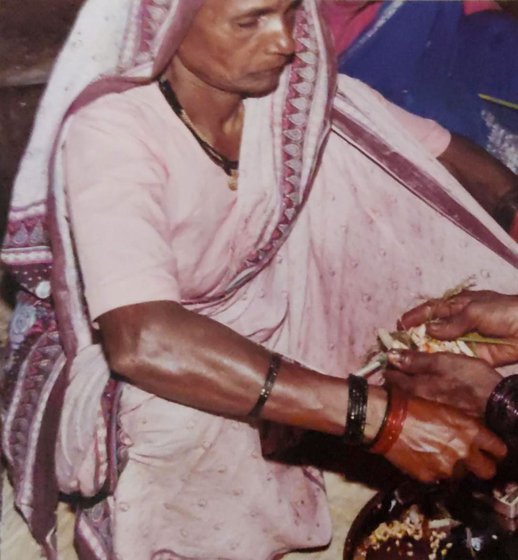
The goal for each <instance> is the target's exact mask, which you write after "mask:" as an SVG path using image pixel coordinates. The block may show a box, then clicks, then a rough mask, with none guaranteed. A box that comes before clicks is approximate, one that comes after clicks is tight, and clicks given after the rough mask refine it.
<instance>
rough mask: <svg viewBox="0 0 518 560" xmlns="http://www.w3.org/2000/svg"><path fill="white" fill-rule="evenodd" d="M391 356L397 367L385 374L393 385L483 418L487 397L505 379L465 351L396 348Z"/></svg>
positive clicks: (393, 364) (391, 360) (393, 363)
mask: <svg viewBox="0 0 518 560" xmlns="http://www.w3.org/2000/svg"><path fill="white" fill-rule="evenodd" d="M388 359H389V362H390V364H391V365H392V366H394V367H395V368H397V369H396V370H393V369H389V370H387V371H385V373H384V377H385V379H386V380H387V381H388V382H389V383H390V384H393V385H396V386H398V387H399V388H401V389H402V390H404V391H405V392H406V393H408V394H410V395H413V396H416V397H421V398H423V399H429V400H433V401H437V402H440V403H443V404H447V405H450V406H453V407H455V408H458V409H460V410H462V411H463V412H465V413H466V414H469V415H471V416H476V417H479V418H482V417H483V416H484V412H485V408H486V403H487V399H488V398H489V396H490V395H491V393H492V391H493V389H494V388H495V386H496V385H497V384H498V382H499V381H500V380H501V379H502V378H501V376H500V374H499V373H498V372H497V371H495V370H494V369H493V368H492V367H491V366H489V365H488V364H487V363H486V362H484V361H482V360H478V359H476V358H470V357H468V356H464V355H461V354H451V353H449V352H437V353H434V354H427V353H425V352H412V351H399V350H395V351H394V350H393V351H391V352H389V353H388Z"/></svg>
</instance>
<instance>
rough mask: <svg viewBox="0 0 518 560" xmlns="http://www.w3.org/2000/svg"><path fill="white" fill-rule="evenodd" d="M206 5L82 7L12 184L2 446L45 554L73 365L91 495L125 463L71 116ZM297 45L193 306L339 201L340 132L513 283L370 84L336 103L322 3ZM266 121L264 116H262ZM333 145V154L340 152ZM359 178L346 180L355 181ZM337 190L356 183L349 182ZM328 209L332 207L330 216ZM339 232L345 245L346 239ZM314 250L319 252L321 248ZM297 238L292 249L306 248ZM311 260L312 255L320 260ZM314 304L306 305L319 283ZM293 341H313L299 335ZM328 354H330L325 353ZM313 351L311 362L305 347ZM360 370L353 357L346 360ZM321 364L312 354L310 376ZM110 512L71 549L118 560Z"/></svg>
mask: <svg viewBox="0 0 518 560" xmlns="http://www.w3.org/2000/svg"><path fill="white" fill-rule="evenodd" d="M202 3H203V2H202V0H110V2H106V1H105V0H88V1H87V2H86V4H85V6H84V7H83V9H82V10H81V12H80V14H79V17H78V20H77V22H76V24H75V26H74V29H73V30H72V33H71V35H70V37H69V39H68V41H67V43H66V45H65V47H64V49H63V51H62V53H61V55H60V57H59V58H58V60H57V63H56V65H55V68H54V70H53V73H52V76H51V79H50V82H49V85H48V88H47V91H46V93H45V95H44V97H43V100H42V103H41V106H40V109H39V112H38V116H37V119H36V123H35V128H34V131H33V134H32V137H31V140H30V143H29V145H28V148H27V151H26V153H25V156H24V158H23V160H22V162H21V166H20V170H19V173H18V176H17V178H16V182H15V186H14V192H13V198H12V205H11V211H10V215H9V223H8V229H7V235H6V238H5V241H4V247H3V251H2V260H3V262H4V263H5V264H6V266H7V267H8V269H9V271H10V272H11V274H12V275H13V276H14V277H15V278H16V280H17V281H18V282H19V284H20V286H21V289H20V291H19V293H18V299H17V305H16V309H15V311H14V316H13V319H12V322H11V325H10V332H9V348H8V355H7V366H6V391H5V398H4V411H3V451H4V454H5V457H6V459H7V463H8V467H9V472H10V474H11V477H12V479H13V483H14V487H15V499H16V504H17V506H18V508H19V509H20V511H21V512H22V514H23V516H24V518H25V519H26V521H27V523H28V524H29V527H30V529H31V531H32V533H33V535H34V536H35V538H36V539H37V541H38V542H39V543H40V544H42V545H43V546H44V547H45V550H46V553H47V556H48V558H55V557H56V547H55V534H54V533H55V517H54V510H55V506H56V503H57V497H58V487H57V482H56V473H55V464H54V457H53V453H52V450H53V449H54V447H55V444H56V437H57V432H58V427H59V423H60V414H61V409H62V406H63V401H64V396H65V391H66V389H67V386H68V384H69V381H70V376H71V372H72V371H76V372H77V371H78V370H82V369H84V372H85V373H86V374H87V375H89V374H90V372H91V370H92V368H95V372H93V373H94V375H92V380H93V381H92V382H94V381H95V383H96V389H95V391H96V395H97V398H96V399H94V402H95V418H94V420H95V421H94V422H92V423H91V425H86V424H87V423H85V426H84V440H85V444H84V450H85V451H84V453H85V455H88V456H89V459H90V461H91V462H92V463H93V465H94V468H93V475H92V480H91V481H90V486H89V488H88V491H85V492H84V494H85V495H89V496H101V497H102V496H110V495H111V494H112V493H113V491H114V488H115V487H116V484H117V478H118V476H119V474H120V472H121V470H122V469H123V468H124V462H123V460H122V459H121V457H120V456H119V455H118V451H119V450H118V449H117V428H118V427H117V419H116V414H115V412H116V407H117V399H118V396H119V394H120V391H119V385H118V384H117V383H116V382H115V381H114V380H113V379H111V378H110V374H109V370H108V366H107V364H106V361H105V360H104V357H103V356H102V353H101V352H100V349H99V348H100V347H99V343H98V340H97V337H96V335H95V332H94V331H93V329H92V327H91V321H90V318H89V317H88V312H87V309H86V305H85V301H84V295H83V286H82V280H81V275H80V272H79V267H78V263H77V260H76V255H75V251H74V242H73V238H72V236H71V232H70V228H69V223H68V220H67V211H66V210H67V209H66V202H65V186H64V179H63V170H62V166H61V145H62V142H63V135H64V133H65V132H66V126H67V118H68V116H70V115H72V114H73V113H74V112H76V111H77V110H79V109H80V108H81V107H84V106H85V105H86V104H88V103H90V102H92V101H93V100H95V99H97V98H98V97H100V96H102V95H104V94H106V93H111V92H123V91H125V90H127V89H129V88H132V87H135V86H138V85H140V84H144V83H147V82H149V81H151V80H153V79H154V78H156V77H157V76H158V75H159V74H160V73H161V71H162V70H163V69H164V68H165V66H166V64H167V62H168V61H169V60H170V58H171V56H172V55H173V54H174V52H175V49H176V48H177V46H178V44H179V43H180V41H181V39H182V37H183V35H184V33H185V31H186V29H187V28H188V26H189V23H190V21H191V20H192V17H193V16H194V15H195V13H196V11H197V10H198V9H199V7H200V6H201V5H202ZM295 38H296V42H297V54H296V56H295V59H294V61H293V63H292V64H291V65H290V66H289V67H287V68H286V70H285V71H284V74H283V76H282V78H281V82H280V85H279V87H278V88H277V90H276V91H275V92H274V93H273V94H271V95H270V96H268V98H263V99H257V100H255V99H249V100H247V101H246V111H247V114H248V115H249V116H247V117H246V118H247V119H248V120H249V126H248V129H247V130H248V131H250V133H252V132H253V136H254V140H255V139H258V141H260V142H262V145H268V146H269V147H270V150H269V151H261V152H257V150H254V149H252V148H250V146H251V143H250V142H248V146H249V148H248V149H247V148H246V146H245V149H244V150H243V151H242V157H241V161H240V168H243V169H244V170H247V169H250V170H253V171H254V172H253V173H252V172H250V173H246V172H244V173H243V176H245V177H246V179H243V181H244V183H245V184H243V185H241V184H240V188H239V196H240V199H239V204H240V205H241V206H240V207H239V210H240V213H241V214H240V215H241V217H242V223H243V224H244V225H243V227H246V231H247V233H248V234H249V235H246V236H243V241H241V239H240V240H239V243H237V244H236V245H237V247H238V253H239V255H240V256H241V257H242V258H241V264H240V265H239V266H237V267H236V269H235V270H233V271H232V275H231V276H230V277H229V278H227V279H226V281H225V284H224V285H222V286H217V288H215V289H214V290H213V291H211V292H209V293H207V294H204V295H203V296H202V297H199V298H197V299H195V300H190V301H184V302H183V303H184V304H185V305H186V306H188V307H189V308H190V309H193V310H196V311H199V312H202V313H205V314H207V315H210V316H217V314H218V313H222V314H223V315H224V313H225V312H226V310H228V309H230V307H231V305H233V303H234V302H235V301H236V300H237V299H238V298H239V294H240V293H241V292H242V291H243V290H246V289H247V286H250V285H251V284H252V283H253V281H254V279H256V278H257V277H258V276H259V275H260V273H261V272H263V271H265V270H266V269H267V268H268V266H269V265H270V264H271V263H272V260H273V258H274V257H275V256H276V255H277V254H278V253H279V251H281V250H282V251H287V249H286V247H287V246H288V243H287V241H289V240H290V239H291V237H292V236H293V232H295V230H297V233H296V235H297V236H298V237H296V240H297V241H296V242H301V243H304V241H301V240H304V239H306V237H305V236H306V233H305V232H306V230H305V229H303V227H306V225H305V224H309V225H308V228H310V227H311V223H312V222H313V221H314V219H313V214H312V212H315V211H316V210H315V208H314V207H313V208H308V200H309V199H310V198H311V197H313V198H315V197H317V199H318V197H322V200H321V202H322V204H321V206H322V208H323V207H324V206H325V207H326V208H327V207H328V206H326V205H329V204H333V193H330V195H329V196H328V194H327V191H325V189H324V187H325V183H326V180H327V179H326V177H325V173H327V171H325V170H324V171H325V173H324V172H321V169H320V162H321V159H322V156H323V154H324V150H325V149H326V146H327V145H328V143H329V139H330V136H331V135H332V134H333V135H334V136H333V138H334V140H333V142H334V146H335V148H336V146H338V144H337V142H342V143H344V144H343V145H344V147H345V146H346V147H347V149H348V150H350V151H352V152H353V155H352V156H351V166H352V167H351V168H350V169H348V168H347V166H345V168H344V167H343V166H342V167H341V169H342V170H343V171H344V172H345V171H347V172H349V171H350V172H351V173H352V170H353V169H354V165H355V166H359V167H360V168H361V166H362V165H363V163H362V162H367V161H368V164H367V163H366V164H365V166H374V167H375V168H376V170H378V171H376V172H380V173H382V174H385V175H383V177H385V176H386V178H387V179H386V182H390V184H391V185H392V183H394V184H397V185H399V186H402V187H403V188H402V189H401V191H402V192H404V193H405V194H404V196H405V197H406V198H405V200H406V201H407V202H405V204H408V205H409V207H411V205H412V204H413V202H412V201H413V200H414V199H415V200H416V201H417V200H419V201H421V202H422V203H423V204H424V205H425V206H426V207H427V208H428V207H430V208H431V209H432V210H431V212H432V215H433V216H437V218H436V220H437V222H438V223H439V226H438V227H441V224H442V223H449V224H453V226H454V227H455V228H457V229H458V230H459V231H461V232H462V235H463V236H464V237H463V238H462V239H463V240H464V241H463V243H464V245H463V246H468V245H469V246H470V247H471V245H470V243H471V244H473V243H474V244H475V245H476V246H477V247H478V246H479V245H480V247H482V249H480V251H479V252H477V255H476V258H477V259H478V260H482V259H483V256H484V255H488V254H489V255H494V263H493V261H492V263H493V264H491V266H490V268H491V267H492V268H495V267H496V264H495V263H497V264H499V265H500V263H501V266H502V267H505V275H504V276H505V278H506V280H507V279H508V277H510V274H511V272H510V271H512V270H513V269H514V268H516V266H517V264H518V256H517V252H516V246H515V244H514V242H513V241H512V240H511V239H510V238H509V237H508V236H507V235H506V234H505V233H503V232H502V231H501V230H499V228H498V226H497V225H496V224H495V223H494V222H493V221H492V220H491V219H490V218H488V216H487V215H486V214H485V212H484V211H483V210H482V209H481V208H480V207H479V206H478V205H477V204H476V203H474V202H473V201H472V199H471V198H470V197H469V196H468V195H467V194H465V193H463V192H462V190H461V189H460V188H459V186H458V185H457V184H456V183H455V181H454V180H453V179H452V178H451V176H450V175H449V174H448V173H447V172H446V171H444V169H442V168H441V166H440V165H438V164H437V162H435V160H433V158H431V157H429V156H426V155H425V154H424V153H423V151H422V149H421V148H419V147H418V146H416V145H415V142H414V141H412V140H411V139H409V138H408V137H407V136H405V135H404V134H403V133H401V132H400V131H399V130H398V128H397V125H395V124H394V123H393V122H392V121H391V120H390V118H389V117H388V116H387V115H385V113H383V111H381V109H380V108H379V103H378V102H377V101H376V98H375V97H374V96H373V95H372V94H371V92H370V90H368V88H366V87H365V86H363V85H362V84H360V83H359V82H357V81H355V80H352V79H347V78H344V79H343V80H342V81H341V84H340V87H339V92H338V94H336V83H335V72H334V68H333V63H332V62H330V60H331V57H329V56H328V37H327V35H326V33H325V30H324V29H323V27H322V26H321V22H320V14H319V6H318V2H315V1H312V0H306V1H305V2H304V3H303V6H302V9H301V10H300V11H299V14H298V17H297V22H296V26H295ZM380 111H381V113H380V115H381V117H380V119H378V113H379V112H380ZM265 114H266V115H267V116H268V118H264V116H265ZM331 125H332V132H331ZM337 138H339V139H340V140H337ZM246 141H247V139H245V144H246ZM335 152H336V153H337V154H339V152H340V150H338V151H337V150H335ZM337 157H338V156H337ZM324 167H326V165H324ZM326 169H329V164H327V167H326ZM379 170H382V171H379ZM322 173H323V175H324V176H322ZM369 174H370V176H373V175H372V173H371V172H370V171H369V170H368V169H367V171H366V172H365V177H369ZM362 177H363V176H362ZM266 179H267V182H266V183H265V180H266ZM355 180H357V179H356V178H355V173H352V175H351V181H353V182H354V181H355ZM362 180H363V179H362ZM334 184H336V180H335V183H334ZM315 186H316V187H318V188H316V189H315ZM338 188H340V191H345V190H347V189H346V184H344V187H343V188H342V187H338ZM355 188H356V187H355ZM260 190H265V191H267V193H268V197H267V199H268V201H269V202H268V204H269V206H268V209H269V211H267V212H264V211H261V212H258V211H254V205H255V200H256V199H255V198H254V193H256V192H258V191H260ZM313 191H315V193H316V194H315V193H313ZM241 193H244V194H241ZM372 193H373V194H372V195H371V194H370V191H369V190H368V189H367V191H365V192H364V195H365V196H373V197H376V196H378V195H377V194H376V191H375V190H373V191H372ZM390 196H391V197H392V195H390ZM391 200H392V198H391ZM421 202H419V204H420V203H421ZM416 204H417V202H416ZM317 206H318V205H317ZM317 209H318V208H317ZM346 210H347V212H350V210H351V209H350V208H347V209H344V212H345V211H346ZM329 211H330V212H336V209H333V208H332V207H330V210H329ZM360 211H361V212H360ZM365 212H366V210H365V209H364V208H362V209H359V211H358V212H357V215H358V224H359V225H362V223H363V222H361V220H362V219H364V218H362V217H360V216H363V215H364V214H365ZM333 215H334V214H333ZM319 219H322V216H321V217H320V218H319ZM365 219H366V220H367V221H366V222H365V223H366V225H369V224H370V225H369V227H370V226H372V224H373V223H374V220H373V219H372V218H371V217H368V218H365ZM383 219H384V217H382V218H381V220H383ZM297 224H299V225H297ZM300 224H302V225H300ZM297 228H298V229H297ZM367 229H368V228H367ZM367 229H366V233H367ZM457 229H455V231H457ZM307 231H308V232H309V231H310V229H307ZM344 231H345V230H344ZM332 235H334V237H336V232H335V231H333V232H332ZM459 235H461V234H459ZM389 237H390V236H389ZM465 239H469V240H470V241H469V242H468V241H465ZM473 240H475V241H473ZM307 241H308V246H309V245H311V239H307ZM366 242H367V244H368V239H367V241H366ZM293 243H295V241H294V242H293ZM293 243H292V245H291V246H290V248H289V252H290V254H291V253H296V251H294V250H293ZM459 246H460V245H459ZM361 248H362V241H361V240H359V241H358V242H357V246H355V245H352V246H351V248H349V249H350V250H357V249H361ZM349 249H347V251H348V250H349ZM325 250H327V247H326V246H325V245H324V246H323V251H325ZM347 251H346V248H345V247H344V251H343V255H344V257H343V263H341V262H339V261H341V258H340V256H339V255H340V254H341V253H340V251H339V250H338V253H336V254H334V255H333V257H332V260H333V261H334V262H333V263H332V264H333V266H335V265H336V266H342V267H343V268H344V269H345V271H346V272H347V266H349V265H350V266H351V270H352V269H356V268H357V267H358V265H359V263H358V262H356V263H354V262H352V261H351V259H350V255H349V254H348V253H347ZM360 253H361V250H360ZM311 257H312V258H313V257H315V258H317V259H318V258H321V255H316V256H314V255H311ZM337 257H338V258H337ZM322 258H323V257H322ZM491 258H493V257H491ZM348 259H349V260H348ZM329 260H331V257H330V259H329ZM367 265H368V266H369V267H370V266H371V265H370V264H369V263H367ZM391 274H393V275H394V277H396V276H397V274H398V272H397V271H396V270H391ZM331 276H333V277H334V275H332V274H330V277H331ZM321 277H322V275H321ZM370 277H371V278H372V277H373V275H372V274H371V275H370ZM345 287H346V288H348V289H349V288H350V289H351V290H352V289H353V288H355V285H354V282H352V281H351V282H349V283H345ZM340 288H341V287H340ZM338 291H341V289H340V290H338ZM306 296H307V297H310V296H312V292H311V288H310V287H308V290H307V293H306ZM323 296H325V293H324V294H323ZM297 297H298V296H297ZM351 301H353V300H351ZM354 301H355V300H354ZM370 301H371V300H370V299H368V298H367V296H366V298H365V299H364V301H363V303H361V302H360V304H359V305H354V304H353V303H351V306H350V313H349V314H348V317H347V320H348V321H349V322H351V321H353V320H354V318H355V317H357V318H358V328H359V329H360V330H361V331H362V333H363V334H362V335H361V336H360V335H358V336H357V337H356V338H357V340H358V341H361V342H362V344H363V342H364V339H367V338H368V336H370V330H369V329H371V326H372V325H371V324H370V323H369V321H372V315H373V313H372V312H369V313H370V317H369V318H368V319H365V318H362V309H363V310H365V309H368V308H369V302H370ZM302 307H304V306H302ZM394 309H395V307H394V305H392V306H389V307H386V309H385V311H384V312H383V313H384V315H383V320H385V319H386V318H388V316H389V315H390V314H391V313H392V314H393V313H394ZM306 321H307V322H309V323H310V322H311V317H307V316H301V321H300V322H301V323H305V322H306ZM294 323H295V322H294ZM348 324H349V323H348ZM368 325H369V326H368ZM330 328H331V327H330ZM354 338H355V337H354V336H353V335H351V334H349V340H348V342H347V344H349V345H350V348H353V347H354V348H355V347H356V346H358V347H359V346H361V344H359V342H358V341H355V340H354ZM297 345H298V346H303V344H302V343H300V342H297V344H296V345H295V346H297ZM307 345H308V347H309V346H310V344H309V343H308V344H307ZM298 346H297V347H298ZM347 348H349V346H348V347H347ZM327 352H329V353H331V349H326V353H327ZM344 352H345V351H344ZM345 353H346V352H345ZM307 355H308V356H309V358H308V360H309V361H311V359H310V355H311V351H308V354H307ZM293 357H295V358H297V356H296V355H295V356H293ZM352 364H353V360H352V359H351V361H350V362H349V363H347V364H346V365H347V366H348V367H349V366H350V365H352ZM325 365H326V364H325V363H321V362H319V359H317V358H315V367H321V368H324V367H325ZM334 367H335V368H336V365H334ZM80 443H81V442H80ZM99 504H100V505H101V507H98V506H99ZM103 504H106V500H105V501H104V502H103V500H102V499H99V503H98V504H97V507H96V508H95V510H92V509H89V508H88V507H87V506H85V507H79V510H78V514H77V515H78V522H77V527H76V544H77V547H78V550H79V551H80V553H81V557H82V558H85V559H90V558H91V559H95V560H100V559H103V558H110V557H112V556H111V554H112V551H111V548H110V538H111V537H110V525H109V521H108V520H107V519H108V518H107V516H106V515H104V512H105V510H103Z"/></svg>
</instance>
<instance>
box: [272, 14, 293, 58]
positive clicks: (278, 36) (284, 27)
mask: <svg viewBox="0 0 518 560" xmlns="http://www.w3.org/2000/svg"><path fill="white" fill-rule="evenodd" d="M272 33H273V35H272V44H271V51H272V52H273V53H275V54H281V55H283V56H287V57H288V56H291V55H293V54H294V53H295V48H296V44H295V39H294V38H293V26H292V25H289V24H287V23H286V22H284V21H282V20H280V21H278V22H276V23H275V24H274V29H272Z"/></svg>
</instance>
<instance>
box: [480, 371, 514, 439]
mask: <svg viewBox="0 0 518 560" xmlns="http://www.w3.org/2000/svg"><path fill="white" fill-rule="evenodd" d="M486 424H487V426H488V428H489V429H490V430H492V431H493V432H495V434H497V435H499V436H500V437H502V438H503V439H504V441H506V440H508V439H510V438H516V434H517V433H518V375H510V376H509V377H505V378H504V379H502V381H500V382H499V383H498V385H497V386H496V387H495V389H494V391H493V392H492V393H491V396H490V397H489V399H488V401H487V405H486Z"/></svg>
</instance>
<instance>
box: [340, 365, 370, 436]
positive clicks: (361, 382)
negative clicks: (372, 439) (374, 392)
mask: <svg viewBox="0 0 518 560" xmlns="http://www.w3.org/2000/svg"><path fill="white" fill-rule="evenodd" d="M348 382H349V401H348V404H347V420H346V423H345V433H344V435H343V436H342V439H343V441H344V443H346V444H348V445H360V444H361V443H363V434H364V432H365V424H366V422H367V398H368V385H367V381H366V380H365V379H364V378H363V377H358V376H356V375H350V376H349V378H348Z"/></svg>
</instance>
